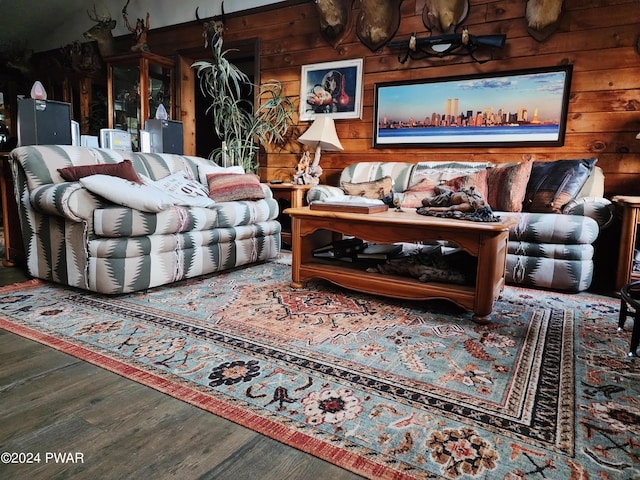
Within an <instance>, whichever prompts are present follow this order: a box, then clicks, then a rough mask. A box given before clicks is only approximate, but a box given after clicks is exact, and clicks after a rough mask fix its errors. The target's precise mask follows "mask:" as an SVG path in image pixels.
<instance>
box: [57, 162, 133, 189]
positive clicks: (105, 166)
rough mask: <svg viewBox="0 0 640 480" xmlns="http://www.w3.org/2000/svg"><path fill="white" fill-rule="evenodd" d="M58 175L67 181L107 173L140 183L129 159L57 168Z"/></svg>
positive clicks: (75, 180)
mask: <svg viewBox="0 0 640 480" xmlns="http://www.w3.org/2000/svg"><path fill="white" fill-rule="evenodd" d="M58 172H59V173H60V176H61V177H62V178H64V179H65V180H66V181H67V182H77V181H78V180H80V179H81V178H84V177H89V176H91V175H109V176H111V177H119V178H124V179H125V180H129V181H130V182H135V183H139V184H140V185H142V183H143V182H142V180H140V177H138V174H137V173H136V171H135V169H134V168H133V164H132V163H131V160H123V161H122V162H118V163H99V164H95V165H76V166H73V167H64V168H59V169H58Z"/></svg>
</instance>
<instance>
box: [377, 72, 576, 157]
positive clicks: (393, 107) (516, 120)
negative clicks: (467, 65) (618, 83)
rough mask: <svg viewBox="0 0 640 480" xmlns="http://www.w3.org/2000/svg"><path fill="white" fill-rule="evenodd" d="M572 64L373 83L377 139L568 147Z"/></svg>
mask: <svg viewBox="0 0 640 480" xmlns="http://www.w3.org/2000/svg"><path fill="white" fill-rule="evenodd" d="M571 73H572V66H571V65H562V66H557V67H546V68H536V69H530V70H515V71H508V72H499V73H491V74H486V73H484V74H477V75H467V76H457V77H447V78H435V79H434V78H430V79H424V80H411V81H404V82H388V83H378V84H376V85H375V94H374V101H375V114H374V125H373V146H374V147H381V148H390V147H454V146H455V147H474V146H502V147H515V146H527V145H530V146H562V145H563V144H564V133H565V129H566V122H567V110H568V106H569V91H570V86H571Z"/></svg>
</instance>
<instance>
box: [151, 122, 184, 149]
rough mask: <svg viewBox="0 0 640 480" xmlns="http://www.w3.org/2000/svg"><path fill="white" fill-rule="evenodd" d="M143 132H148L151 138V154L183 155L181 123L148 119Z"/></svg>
mask: <svg viewBox="0 0 640 480" xmlns="http://www.w3.org/2000/svg"><path fill="white" fill-rule="evenodd" d="M145 130H146V131H147V132H149V135H150V137H151V138H150V140H151V152H152V153H174V154H176V155H182V154H183V152H184V135H183V133H182V122H178V121H176V120H157V119H150V120H147V122H146V123H145Z"/></svg>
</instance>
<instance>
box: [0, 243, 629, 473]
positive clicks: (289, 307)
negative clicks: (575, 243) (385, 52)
mask: <svg viewBox="0 0 640 480" xmlns="http://www.w3.org/2000/svg"><path fill="white" fill-rule="evenodd" d="M288 260H289V257H287V256H284V255H283V257H281V258H280V259H278V260H276V261H271V262H266V263H262V264H259V265H253V266H250V267H246V268H241V269H236V270H232V271H227V272H222V273H219V274H216V275H213V276H208V277H203V278H198V279H194V280H189V281H184V282H179V283H175V284H173V285H169V286H165V287H160V288H156V289H151V290H148V291H144V292H138V293H133V294H128V295H121V296H115V297H109V296H104V295H99V294H92V293H89V292H84V291H80V290H75V289H70V288H64V287H62V286H59V285H54V284H49V283H46V282H42V281H37V280H34V281H30V282H26V283H22V284H17V285H12V286H8V287H4V288H2V289H1V290H0V327H1V328H4V329H6V330H8V331H11V332H14V333H16V334H19V335H22V336H24V337H27V338H30V339H34V340H36V341H38V342H41V343H43V344H45V345H49V346H52V347H53V348H56V349H59V350H61V351H64V352H66V353H69V354H71V355H74V356H76V357H78V358H80V359H83V360H86V361H88V362H91V363H94V364H96V365H98V366H101V367H103V368H106V369H109V370H111V371H114V372H116V373H118V374H120V375H122V376H125V377H127V378H130V379H133V380H135V381H137V382H139V383H142V384H145V385H148V386H150V387H152V388H155V389H157V390H160V391H162V392H165V393H167V394H168V395H171V396H173V397H175V398H179V399H181V400H184V401H185V402H189V403H191V404H193V405H196V406H198V407H200V408H202V409H205V410H207V411H210V412H212V413H214V414H216V415H219V416H221V417H224V418H227V419H229V420H231V421H234V422H236V423H238V424H240V425H243V426H245V427H248V428H251V429H253V430H255V431H258V432H260V433H262V434H264V435H267V436H269V437H271V438H275V439H277V440H279V441H281V442H283V443H285V444H287V445H290V446H291V447H294V448H297V449H299V450H303V451H306V452H308V453H311V454H314V455H316V456H318V457H320V458H323V459H325V460H327V461H329V462H332V463H334V464H336V465H339V466H341V467H343V468H346V469H348V470H351V471H353V472H355V473H358V474H360V475H362V476H365V477H368V478H376V479H384V478H389V479H391V478H398V479H400V478H416V479H421V478H445V479H457V478H461V479H466V478H482V479H529V478H534V479H538V478H539V479H544V478H551V479H560V478H562V479H587V478H592V479H595V478H598V479H618V478H620V479H622V478H624V479H631V478H640V382H639V381H638V380H639V379H640V362H639V361H638V359H629V358H626V356H625V354H626V352H627V349H628V345H629V337H630V335H629V333H628V332H620V333H618V332H617V331H616V326H617V317H618V311H619V302H618V301H617V300H616V299H613V298H607V297H595V296H593V295H565V294H559V293H555V292H543V291H536V290H527V289H521V288H514V287H506V288H505V291H504V293H503V295H502V297H501V298H500V299H499V300H498V301H496V303H495V306H494V312H493V313H492V314H491V317H490V319H491V321H492V322H491V324H490V325H483V326H481V325H477V324H475V323H473V322H472V321H471V314H470V313H468V312H465V311H463V310H461V309H459V308H457V307H456V306H454V305H452V304H450V303H448V302H444V301H429V302H408V301H394V300H392V299H388V298H383V297H376V296H370V295H365V294H359V293H355V292H351V291H347V290H344V289H340V288H338V287H335V286H332V285H331V284H329V283H327V282H324V281H312V282H309V283H308V284H307V285H306V286H305V288H303V289H297V290H296V289H292V288H291V287H290V284H289V282H290V278H291V270H290V266H289V265H287V261H288Z"/></svg>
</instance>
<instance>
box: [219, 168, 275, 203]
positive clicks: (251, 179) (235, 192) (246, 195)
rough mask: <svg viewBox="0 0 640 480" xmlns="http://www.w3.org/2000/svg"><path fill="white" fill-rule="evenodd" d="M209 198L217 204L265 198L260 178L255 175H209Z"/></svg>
mask: <svg viewBox="0 0 640 480" xmlns="http://www.w3.org/2000/svg"><path fill="white" fill-rule="evenodd" d="M207 183H208V184H209V198H210V199H212V200H215V201H216V202H236V201H239V200H260V199H263V198H265V194H264V190H262V186H261V185H260V177H258V176H257V175H255V174H253V173H243V174H239V173H213V174H209V175H207Z"/></svg>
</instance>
